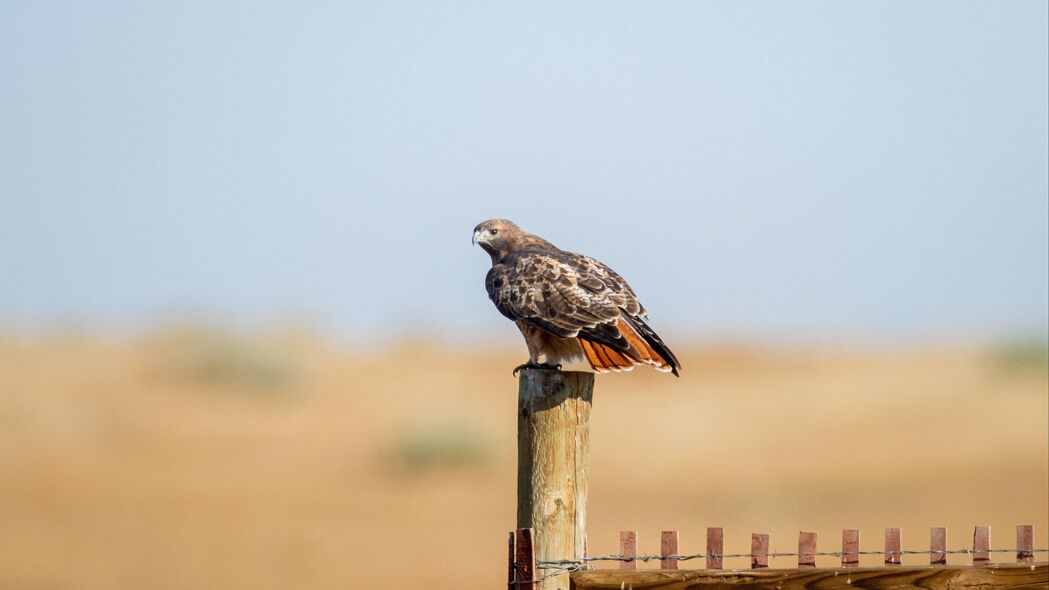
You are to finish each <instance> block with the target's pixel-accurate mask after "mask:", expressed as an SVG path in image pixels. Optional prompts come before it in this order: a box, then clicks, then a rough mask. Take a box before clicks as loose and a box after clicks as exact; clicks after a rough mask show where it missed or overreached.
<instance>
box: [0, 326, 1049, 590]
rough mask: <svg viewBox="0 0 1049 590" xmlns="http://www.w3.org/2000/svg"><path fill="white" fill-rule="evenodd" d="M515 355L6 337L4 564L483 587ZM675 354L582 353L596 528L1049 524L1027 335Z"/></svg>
mask: <svg viewBox="0 0 1049 590" xmlns="http://www.w3.org/2000/svg"><path fill="white" fill-rule="evenodd" d="M684 348H686V349H687V347H684ZM520 356H521V355H520V354H515V351H510V352H509V353H506V354H500V353H491V352H489V353H479V352H473V351H468V350H464V349H461V348H453V349H451V350H444V351H441V350H440V348H439V347H433V346H427V345H425V344H418V343H417V344H411V345H403V346H399V347H393V348H390V349H388V350H383V351H372V352H371V353H370V354H369V355H361V354H359V353H356V354H354V353H352V352H351V351H349V350H340V349H337V348H335V347H331V346H326V345H324V344H322V343H319V342H318V341H316V340H313V339H310V338H308V337H302V336H296V335H295V334H284V335H281V336H280V337H273V338H269V339H261V340H252V341H250V342H240V341H233V340H227V339H224V338H223V337H221V336H217V335H214V334H209V333H207V332H200V331H192V330H191V331H181V332H180V331H168V332H164V333H158V334H155V335H153V336H151V337H149V338H143V339H138V340H133V341H125V342H122V343H114V342H112V341H110V342H108V343H107V342H99V341H96V340H92V339H90V338H83V337H80V338H74V337H66V338H48V339H41V340H36V341H31V340H28V339H25V338H19V337H11V336H8V337H7V338H6V339H5V338H0V588H327V587H331V588H380V587H390V588H404V587H419V586H420V585H422V584H424V583H425V584H427V586H428V587H446V588H478V589H480V588H493V587H498V586H499V585H500V584H501V583H502V582H503V572H504V569H505V563H504V542H505V534H506V531H508V530H509V529H510V528H512V526H513V514H514V501H515V500H514V493H515V483H514V477H515V467H514V460H515V451H514V444H515V432H514V428H515V417H514V416H515V413H514V412H515V409H514V404H515V395H516V393H515V392H516V385H515V381H514V380H513V379H512V378H511V377H510V368H511V367H512V366H513V365H514V364H516V363H517V362H519V360H520V359H519V357H520ZM681 356H682V359H683V362H684V366H685V371H684V373H683V377H682V378H681V379H679V380H676V379H674V378H672V377H669V376H666V375H662V374H658V373H655V372H652V371H640V372H635V373H633V374H629V375H616V376H602V377H598V383H597V393H596V395H595V407H594V411H593V432H592V468H591V492H590V527H589V530H590V546H591V551H592V552H593V553H603V552H611V551H613V550H614V549H615V543H616V539H617V531H619V530H620V529H627V528H636V529H637V530H639V537H640V542H641V550H642V551H644V552H652V551H655V550H656V549H657V539H658V535H659V531H660V530H662V529H668V528H674V529H679V530H680V531H681V539H682V551H687V552H692V551H695V552H698V551H701V550H702V549H703V546H702V545H703V541H702V539H703V538H704V537H703V535H704V533H703V531H704V529H705V527H707V526H723V527H725V531H726V549H727V550H728V551H745V550H746V549H748V548H749V538H750V533H751V532H752V531H763V532H769V533H771V534H772V545H773V547H774V548H777V549H780V550H793V549H794V548H796V539H797V531H798V530H800V529H805V530H813V531H818V532H819V533H820V548H821V549H827V550H830V549H834V548H836V546H837V544H838V543H839V542H840V534H841V533H840V530H841V529H842V528H844V527H849V528H854V527H855V528H861V529H862V530H863V532H864V536H863V539H862V548H863V549H878V548H880V547H879V545H880V534H881V533H880V531H881V529H883V528H884V527H889V526H900V527H903V538H904V546H905V548H916V549H921V548H925V547H927V537H928V527H930V526H947V527H949V545H950V546H951V547H964V546H966V544H967V543H969V542H970V541H971V534H972V526H973V525H976V524H989V525H991V526H992V527H993V528H992V544H993V545H994V546H997V547H1012V545H1013V544H1014V531H1013V526H1014V525H1016V524H1019V523H1030V524H1034V525H1035V527H1036V544H1037V545H1038V546H1041V547H1044V546H1046V545H1047V541H1049V539H1047V536H1046V533H1047V528H1049V507H1047V496H1049V468H1047V465H1049V382H1047V368H1046V365H1045V364H1044V362H1042V361H1040V360H1038V358H1037V355H1036V358H1035V359H1034V360H1033V361H1032V360H1031V359H1029V358H1024V357H1023V356H1022V355H1021V356H1020V358H1018V359H1017V358H1013V356H1010V354H999V353H992V352H988V351H983V350H976V349H957V350H896V351H873V352H872V351H867V352H858V351H855V350H853V351H848V350H845V351H841V350H839V351H831V350H824V351H802V352H798V351H795V352H785V351H782V350H779V351H771V352H753V351H748V350H747V349H744V348H739V347H706V348H701V349H696V350H692V351H687V350H685V351H684V354H682V355H681ZM1043 555H1044V554H1043ZM1010 558H1011V556H1008V555H1006V556H998V559H999V560H1008V559H1010ZM1039 559H1040V560H1041V559H1043V558H1039ZM921 561H922V558H921V557H907V558H905V563H919V562H921ZM957 561H958V562H961V561H964V557H958V558H957ZM821 563H827V564H829V562H821ZM865 563H873V562H867V561H865ZM729 565H730V566H740V565H742V564H741V563H739V562H730V563H729ZM774 565H777V564H776V563H774ZM778 565H782V566H788V565H790V560H789V559H788V560H782V561H781V562H780V563H778ZM642 567H645V566H642Z"/></svg>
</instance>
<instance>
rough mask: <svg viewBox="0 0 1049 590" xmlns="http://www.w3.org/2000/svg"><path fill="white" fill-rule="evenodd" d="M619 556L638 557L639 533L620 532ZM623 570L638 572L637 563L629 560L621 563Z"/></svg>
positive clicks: (620, 567)
mask: <svg viewBox="0 0 1049 590" xmlns="http://www.w3.org/2000/svg"><path fill="white" fill-rule="evenodd" d="M619 555H621V556H623V557H631V558H632V557H637V531H619ZM619 569H621V570H636V569H637V562H636V561H634V560H633V559H628V560H624V561H620V562H619Z"/></svg>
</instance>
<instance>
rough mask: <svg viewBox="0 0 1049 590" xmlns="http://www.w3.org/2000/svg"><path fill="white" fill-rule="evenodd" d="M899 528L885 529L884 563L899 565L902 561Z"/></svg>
mask: <svg viewBox="0 0 1049 590" xmlns="http://www.w3.org/2000/svg"><path fill="white" fill-rule="evenodd" d="M900 536H901V535H900V529H885V565H900V564H901V563H903V561H902V559H901V557H903V556H902V555H901V554H900V550H901V546H902V543H901V539H900Z"/></svg>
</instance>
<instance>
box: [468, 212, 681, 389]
mask: <svg viewBox="0 0 1049 590" xmlns="http://www.w3.org/2000/svg"><path fill="white" fill-rule="evenodd" d="M471 243H472V244H473V245H476V246H480V247H481V248H482V249H484V251H485V252H487V253H488V255H489V256H490V257H491V259H492V267H491V268H490V269H489V270H488V274H487V275H486V276H485V281H484V284H485V289H486V290H487V291H488V297H489V299H491V300H492V303H494V304H495V307H496V309H498V310H499V312H500V313H502V314H503V315H504V316H506V317H507V318H509V319H510V320H513V321H514V322H515V323H516V324H517V327H518V329H520V330H521V334H522V335H523V336H524V340H525V345H526V346H527V347H528V362H526V363H524V364H522V365H520V366H518V367H517V368H515V369H514V375H517V372H518V371H519V370H520V369H523V368H541V369H555V370H563V371H581V372H587V373H609V372H616V373H618V372H621V371H630V370H632V369H633V368H634V366H636V365H651V366H652V367H654V368H655V369H656V370H657V371H663V372H670V373H673V374H674V375H675V376H679V373H678V370H679V369H680V368H681V363H680V362H678V360H677V357H675V356H674V353H673V352H671V351H670V347H668V346H667V345H666V343H664V342H663V340H662V339H661V338H660V337H659V335H657V334H656V332H655V330H653V329H652V328H651V327H650V326H649V323H648V314H647V312H646V311H645V308H644V306H642V305H641V302H639V301H638V299H637V296H636V295H635V294H634V291H633V289H631V288H630V285H628V284H627V282H626V281H625V280H623V277H621V276H619V274H618V273H616V272H615V271H614V270H612V269H611V268H609V267H608V266H606V265H605V264H603V263H601V262H599V261H597V260H595V259H594V258H591V257H589V256H585V255H583V254H576V253H574V252H566V251H565V250H561V249H560V248H558V247H557V246H554V245H553V244H551V243H550V242H548V241H547V240H545V239H543V238H541V237H539V236H537V235H535V234H532V233H529V232H526V231H524V230H523V229H521V228H520V227H518V226H517V225H516V224H514V223H513V222H512V221H509V220H506V219H489V220H487V221H482V222H481V223H479V224H477V227H475V228H474V231H473V238H472V240H471Z"/></svg>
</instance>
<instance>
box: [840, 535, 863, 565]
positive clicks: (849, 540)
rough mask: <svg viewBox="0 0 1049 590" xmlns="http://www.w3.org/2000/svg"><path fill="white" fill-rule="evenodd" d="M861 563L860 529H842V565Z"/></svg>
mask: <svg viewBox="0 0 1049 590" xmlns="http://www.w3.org/2000/svg"><path fill="white" fill-rule="evenodd" d="M858 565H860V531H859V529H845V530H843V531H841V567H856V566H858Z"/></svg>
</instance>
